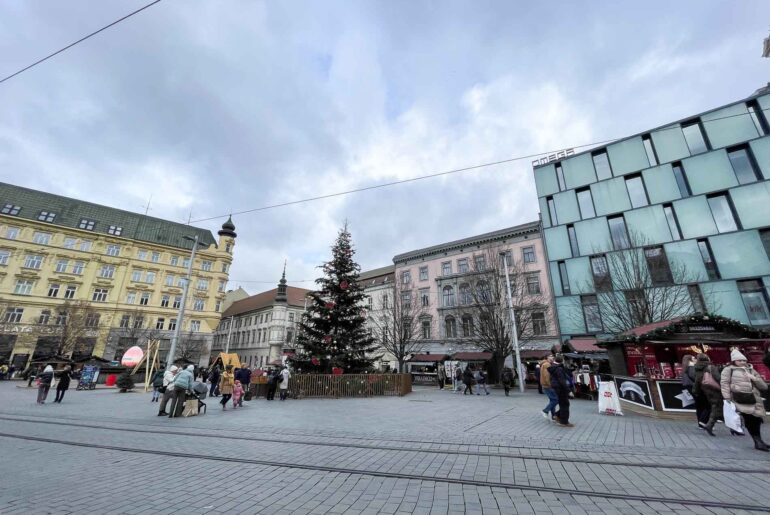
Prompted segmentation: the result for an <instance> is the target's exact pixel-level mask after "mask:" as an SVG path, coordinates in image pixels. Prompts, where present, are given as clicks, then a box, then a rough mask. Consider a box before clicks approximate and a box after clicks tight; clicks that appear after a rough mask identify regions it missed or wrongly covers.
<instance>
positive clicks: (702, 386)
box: [682, 349, 770, 452]
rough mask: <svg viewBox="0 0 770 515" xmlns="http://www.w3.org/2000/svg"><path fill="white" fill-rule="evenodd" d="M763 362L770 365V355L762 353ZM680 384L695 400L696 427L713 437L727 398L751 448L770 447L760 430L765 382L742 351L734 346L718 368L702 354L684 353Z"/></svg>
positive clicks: (763, 413) (762, 448)
mask: <svg viewBox="0 0 770 515" xmlns="http://www.w3.org/2000/svg"><path fill="white" fill-rule="evenodd" d="M765 364H766V365H767V366H770V354H767V355H766V356H765ZM682 386H683V387H684V388H685V389H686V390H687V391H688V392H689V393H690V394H691V395H692V397H693V400H694V401H695V415H696V417H697V421H698V427H700V428H701V429H703V430H705V431H706V432H707V433H708V434H709V435H711V436H716V435H715V434H714V431H713V430H714V425H715V424H716V421H717V419H718V418H720V417H722V413H723V407H724V404H725V402H724V401H727V402H728V403H731V404H732V407H734V409H735V411H736V412H737V413H739V414H740V417H741V419H742V422H743V426H744V427H745V428H746V430H747V431H748V433H749V435H751V438H752V439H753V440H754V448H755V449H757V450H759V451H764V452H768V451H769V450H770V449H768V446H767V444H766V443H765V442H764V441H762V435H761V433H760V428H761V425H762V422H764V418H765V406H764V402H763V399H762V395H763V393H764V394H765V395H766V394H767V383H765V381H764V380H763V379H762V377H761V376H760V375H759V374H758V373H757V371H756V370H754V369H753V368H752V366H751V364H750V363H749V362H748V360H747V359H746V356H744V355H743V353H741V352H740V351H738V350H737V349H733V350H732V351H731V353H730V364H729V365H727V366H725V367H724V368H723V369H722V370H721V371H720V370H719V368H718V367H717V366H716V365H714V364H713V363H712V362H711V359H710V358H709V357H708V355H707V354H705V353H701V354H698V355H697V356H693V355H691V354H687V355H685V356H684V358H683V359H682ZM730 432H731V434H733V435H742V434H743V432H742V431H735V430H733V429H731V430H730Z"/></svg>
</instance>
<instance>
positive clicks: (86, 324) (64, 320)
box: [53, 300, 101, 356]
mask: <svg viewBox="0 0 770 515" xmlns="http://www.w3.org/2000/svg"><path fill="white" fill-rule="evenodd" d="M53 318H54V325H55V326H56V327H57V329H58V338H57V344H56V348H55V352H54V354H56V355H58V356H68V355H70V354H72V353H73V352H74V351H75V350H78V349H79V350H82V349H83V348H84V345H85V346H88V341H89V339H91V340H93V338H94V337H95V335H97V334H98V331H99V327H100V326H101V315H100V314H99V313H98V312H97V311H96V310H95V309H93V307H92V306H91V303H90V302H88V301H84V300H76V301H69V300H68V301H66V302H65V303H64V304H62V306H61V307H59V308H57V309H56V312H55V314H54V315H53Z"/></svg>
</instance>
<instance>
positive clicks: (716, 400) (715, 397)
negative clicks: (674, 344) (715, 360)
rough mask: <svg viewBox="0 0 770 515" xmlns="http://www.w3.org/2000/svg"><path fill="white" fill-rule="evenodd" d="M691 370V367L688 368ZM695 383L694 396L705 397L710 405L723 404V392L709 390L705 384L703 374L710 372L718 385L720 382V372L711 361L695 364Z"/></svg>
mask: <svg viewBox="0 0 770 515" xmlns="http://www.w3.org/2000/svg"><path fill="white" fill-rule="evenodd" d="M688 368H689V367H688ZM694 368H695V381H694V382H693V387H692V394H693V396H694V397H698V396H699V395H703V396H704V397H705V398H706V400H707V401H708V402H709V403H710V404H722V391H721V390H720V389H718V388H709V387H708V386H705V385H704V384H703V374H704V373H705V372H706V371H707V370H708V372H709V373H710V374H711V377H713V378H714V381H716V382H717V384H718V383H719V381H720V375H719V370H717V367H715V366H714V365H712V364H711V362H710V361H698V362H696V363H695V367H694Z"/></svg>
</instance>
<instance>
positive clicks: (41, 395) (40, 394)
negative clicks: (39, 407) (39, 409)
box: [37, 365, 53, 404]
mask: <svg viewBox="0 0 770 515" xmlns="http://www.w3.org/2000/svg"><path fill="white" fill-rule="evenodd" d="M37 380H38V381H39V382H38V386H37V403H38V404H45V399H46V397H48V390H50V389H51V383H52V382H53V367H52V366H51V365H47V366H46V367H45V369H43V372H42V373H40V374H38V376H37Z"/></svg>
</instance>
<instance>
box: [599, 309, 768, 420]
mask: <svg viewBox="0 0 770 515" xmlns="http://www.w3.org/2000/svg"><path fill="white" fill-rule="evenodd" d="M596 345H597V346H598V347H601V348H604V349H606V350H607V357H608V359H609V365H610V370H611V372H612V378H613V380H614V381H615V384H616V386H617V388H618V392H619V395H620V399H621V401H623V408H624V409H628V410H629V411H633V412H636V413H640V414H643V415H649V416H657V417H667V418H678V417H677V415H678V414H679V415H683V414H686V415H687V416H688V417H689V416H690V415H689V414H690V413H694V411H695V406H694V405H689V404H687V402H686V397H685V396H684V395H683V394H682V391H683V388H682V384H681V376H682V365H681V363H682V358H683V357H684V356H685V354H690V355H693V356H695V355H697V354H698V353H701V352H705V353H706V354H707V355H708V356H709V357H710V358H711V361H712V363H714V364H715V365H717V366H718V367H720V368H721V367H723V366H725V365H727V364H729V362H730V350H731V349H733V348H737V349H738V350H740V351H741V352H742V353H743V354H744V355H745V356H746V357H747V358H748V360H749V363H750V364H751V365H752V366H753V367H754V369H755V370H756V371H757V372H758V373H759V374H760V375H761V376H762V377H763V378H764V379H765V380H770V370H768V368H767V367H766V366H765V365H764V364H763V363H762V358H763V357H764V354H765V352H766V351H767V349H768V346H769V345H770V334H768V333H767V332H764V331H762V330H759V329H756V328H753V327H751V326H747V325H744V324H741V323H740V322H737V321H735V320H731V319H729V318H724V317H720V316H714V315H692V316H686V317H682V318H677V319H674V320H669V321H665V322H657V323H653V324H647V325H644V326H640V327H636V328H634V329H631V330H629V331H626V332H625V333H622V334H621V335H619V336H618V337H616V338H614V339H611V340H604V341H599V342H597V343H596ZM768 398H770V396H768ZM765 404H766V406H767V407H768V408H770V405H769V403H768V399H765Z"/></svg>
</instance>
